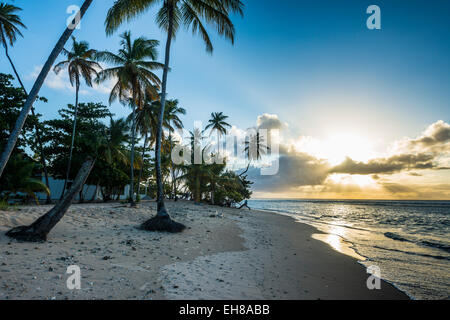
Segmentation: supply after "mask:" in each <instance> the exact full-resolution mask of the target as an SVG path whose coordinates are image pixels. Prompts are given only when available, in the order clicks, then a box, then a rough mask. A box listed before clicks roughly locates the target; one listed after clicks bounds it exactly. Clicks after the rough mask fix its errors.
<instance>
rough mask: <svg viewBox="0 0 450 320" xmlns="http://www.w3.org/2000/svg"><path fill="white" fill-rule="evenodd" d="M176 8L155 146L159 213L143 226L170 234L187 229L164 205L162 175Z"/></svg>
mask: <svg viewBox="0 0 450 320" xmlns="http://www.w3.org/2000/svg"><path fill="white" fill-rule="evenodd" d="M173 10H174V8H173V7H172V6H170V7H169V28H168V30H167V42H166V52H165V55H166V56H165V61H164V72H163V79H162V86H161V87H162V88H161V109H160V110H159V116H158V128H157V132H156V146H155V159H156V161H155V162H156V163H155V169H156V188H157V197H156V203H157V213H156V217H154V218H152V219H150V220H147V221H146V222H144V223H143V224H142V225H141V228H142V229H144V230H148V231H168V232H181V231H183V230H184V229H185V228H186V227H185V226H184V225H182V224H181V223H178V222H175V221H172V219H171V218H170V216H169V213H168V212H167V209H166V207H165V205H164V189H163V182H162V174H161V140H162V128H163V121H164V108H165V106H166V89H167V75H168V73H169V64H170V46H171V43H172V35H173V22H174V21H173V20H174V18H173V14H174V12H173Z"/></svg>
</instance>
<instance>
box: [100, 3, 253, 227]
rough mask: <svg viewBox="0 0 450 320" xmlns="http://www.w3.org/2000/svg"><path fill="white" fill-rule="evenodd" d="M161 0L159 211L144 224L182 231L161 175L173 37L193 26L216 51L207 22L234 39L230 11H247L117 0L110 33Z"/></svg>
mask: <svg viewBox="0 0 450 320" xmlns="http://www.w3.org/2000/svg"><path fill="white" fill-rule="evenodd" d="M157 3H158V4H161V7H160V9H159V11H158V13H157V18H156V22H157V23H158V25H159V27H160V28H162V29H163V30H164V31H165V32H167V41H166V49H165V60H164V72H163V78H162V90H161V110H160V113H159V117H158V130H157V136H156V147H155V159H156V163H155V165H156V184H157V214H156V217H155V218H153V219H151V220H149V221H147V222H146V223H144V224H143V225H142V227H143V228H144V229H146V230H149V231H172V232H180V231H182V230H183V229H184V226H183V225H181V224H178V223H173V222H172V220H171V219H170V216H169V213H168V212H167V209H166V207H165V205H164V190H163V184H162V176H161V139H162V131H163V121H164V109H165V107H166V90H167V76H168V73H169V64H170V48H171V44H172V38H174V37H175V36H176V34H177V31H178V30H179V27H180V25H182V24H183V25H184V26H186V27H187V28H191V29H192V32H193V33H200V35H201V37H202V38H203V41H204V42H205V44H206V51H208V52H210V53H212V51H213V45H212V42H211V39H210V37H209V35H208V32H207V31H206V28H205V25H204V24H203V23H204V22H206V23H207V24H209V25H212V26H213V27H215V28H216V30H217V32H218V33H219V34H220V35H221V36H225V38H227V39H229V40H230V41H231V42H232V43H234V34H235V30H234V26H233V23H232V22H231V20H230V18H229V13H230V12H236V13H239V14H241V15H243V7H244V5H243V3H242V2H241V1H240V0H116V1H115V2H114V5H113V6H112V7H111V8H110V9H109V11H108V15H107V17H106V21H105V25H106V33H107V34H112V33H113V32H114V31H116V30H117V29H118V28H119V27H120V25H121V24H122V23H124V22H125V21H130V20H132V19H133V18H135V17H136V16H137V15H140V14H142V13H144V12H146V11H147V9H149V8H150V7H151V6H153V5H155V4H157Z"/></svg>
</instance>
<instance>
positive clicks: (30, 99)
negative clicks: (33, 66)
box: [0, 0, 93, 177]
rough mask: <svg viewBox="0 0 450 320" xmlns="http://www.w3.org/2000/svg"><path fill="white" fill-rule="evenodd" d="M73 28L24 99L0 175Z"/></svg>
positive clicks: (89, 0) (87, 0) (86, 5)
mask: <svg viewBox="0 0 450 320" xmlns="http://www.w3.org/2000/svg"><path fill="white" fill-rule="evenodd" d="M92 1H93V0H85V1H84V3H83V5H82V7H81V9H80V20H81V18H83V16H84V14H85V13H86V10H87V9H88V8H89V6H90V5H91V3H92ZM74 22H75V23H74V25H77V23H78V22H79V21H74ZM74 30H75V27H74V26H71V27H67V28H66V30H65V31H64V33H63V34H62V36H61V38H60V39H59V40H58V42H57V43H56V46H55V47H54V48H53V50H52V52H51V53H50V56H49V57H48V59H47V62H46V63H45V65H44V67H43V68H42V70H41V72H40V74H39V76H38V78H37V79H36V82H35V83H34V85H33V88H32V89H31V91H30V94H29V95H28V98H27V100H26V101H25V104H24V106H23V108H22V111H21V112H20V115H19V117H18V118H17V120H16V125H15V126H14V129H13V131H12V133H11V135H10V136H9V139H8V142H7V144H6V146H5V150H3V153H2V155H1V158H0V177H1V176H2V174H3V170H4V169H5V167H6V163H7V162H8V160H9V157H10V156H11V153H12V151H13V150H14V147H15V145H16V143H17V139H18V137H19V135H20V132H21V131H22V128H23V126H24V124H25V121H26V119H27V116H28V113H29V112H30V109H31V107H32V105H33V103H34V101H35V100H36V97H37V95H38V93H39V90H40V89H41V87H42V85H43V84H44V81H45V78H46V77H47V75H48V73H49V71H50V68H51V67H52V65H53V63H55V60H56V58H57V57H58V55H59V54H60V53H61V51H62V49H63V48H64V45H65V44H66V42H67V40H68V39H69V37H70V36H71V35H72V33H73V31H74Z"/></svg>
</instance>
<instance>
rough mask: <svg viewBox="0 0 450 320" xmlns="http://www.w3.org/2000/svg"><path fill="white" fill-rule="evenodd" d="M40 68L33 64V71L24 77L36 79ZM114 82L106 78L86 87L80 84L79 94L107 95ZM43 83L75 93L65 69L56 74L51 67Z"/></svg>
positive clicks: (59, 89)
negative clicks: (99, 82) (101, 81)
mask: <svg viewBox="0 0 450 320" xmlns="http://www.w3.org/2000/svg"><path fill="white" fill-rule="evenodd" d="M41 70H42V66H35V67H34V69H33V71H32V72H31V73H30V74H28V75H27V76H25V78H26V79H27V80H36V79H37V77H38V76H39V73H40V72H41ZM114 84H115V79H111V80H107V81H105V82H103V83H101V84H99V85H97V84H95V83H93V86H92V87H88V86H87V85H85V84H82V86H81V89H80V94H81V95H84V96H87V95H94V94H95V93H101V94H108V95H109V94H110V93H111V90H112V88H113V87H114ZM44 85H45V86H47V87H48V88H50V89H53V90H58V91H65V92H70V93H73V94H75V87H73V86H72V84H71V83H70V80H69V74H68V72H67V70H66V69H63V70H61V71H60V72H59V73H58V74H56V73H55V72H54V71H53V69H52V70H50V72H49V73H48V75H47V78H46V79H45V82H44Z"/></svg>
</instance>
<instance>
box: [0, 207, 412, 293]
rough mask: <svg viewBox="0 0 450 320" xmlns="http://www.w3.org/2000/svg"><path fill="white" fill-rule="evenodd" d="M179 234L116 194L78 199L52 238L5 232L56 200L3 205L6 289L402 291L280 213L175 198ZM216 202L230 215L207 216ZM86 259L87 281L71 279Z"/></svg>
mask: <svg viewBox="0 0 450 320" xmlns="http://www.w3.org/2000/svg"><path fill="white" fill-rule="evenodd" d="M167 207H168V209H169V211H170V213H171V215H172V217H173V218H174V219H175V220H177V221H179V222H181V223H184V224H185V225H187V226H188V229H187V230H186V231H185V232H183V233H181V234H168V233H154V232H146V231H142V230H138V229H136V226H138V225H139V224H140V223H142V222H143V221H145V220H146V219H148V218H150V217H152V216H153V215H154V214H155V204H154V203H153V202H152V203H150V202H147V203H143V204H141V206H140V208H139V209H131V208H126V207H124V206H122V205H120V204H118V203H111V204H85V205H78V204H77V205H72V206H71V208H70V209H69V212H68V213H67V215H66V216H65V217H64V218H63V219H62V221H61V222H60V223H59V224H58V225H57V226H56V227H55V229H54V230H52V232H51V233H50V235H49V239H48V241H47V242H46V243H39V244H36V243H19V242H17V241H14V240H11V239H9V238H7V237H6V236H5V235H4V233H5V232H6V231H7V230H9V229H10V228H11V227H15V226H18V225H22V224H30V223H31V222H33V221H34V220H35V219H36V218H37V217H39V216H40V215H42V214H43V213H45V212H46V211H48V210H49V208H50V207H49V206H41V207H22V208H20V211H7V212H5V211H0V299H319V298H320V299H332V298H337V299H347V298H349V299H355V298H356V299H380V298H382V299H391V298H392V299H398V298H406V296H405V295H404V294H402V293H400V292H399V291H397V290H396V289H394V288H393V287H391V286H390V285H388V284H386V283H383V286H382V290H374V291H373V290H372V291H370V290H368V289H367V287H366V285H365V283H366V279H367V276H368V275H367V274H366V273H365V270H364V268H363V267H362V266H361V265H359V264H357V261H356V259H354V258H351V257H348V256H345V255H342V254H340V253H338V252H335V251H333V250H332V249H331V247H329V246H328V245H327V244H325V243H323V242H321V241H318V240H314V239H312V238H311V235H312V234H313V233H317V232H318V231H317V230H316V229H314V228H312V227H310V226H307V225H304V224H300V223H295V222H294V221H293V219H291V218H288V217H284V216H279V215H276V214H271V213H265V212H256V211H248V210H236V209H223V208H218V207H211V206H206V205H202V206H198V205H194V204H193V203H191V202H185V201H179V202H177V203H173V202H168V203H167ZM216 212H219V213H223V215H224V217H223V218H219V217H210V216H211V215H215V213H216ZM69 265H79V266H80V267H81V290H69V289H67V286H66V279H67V277H68V276H69V275H67V274H66V269H67V267H68V266H69Z"/></svg>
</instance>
